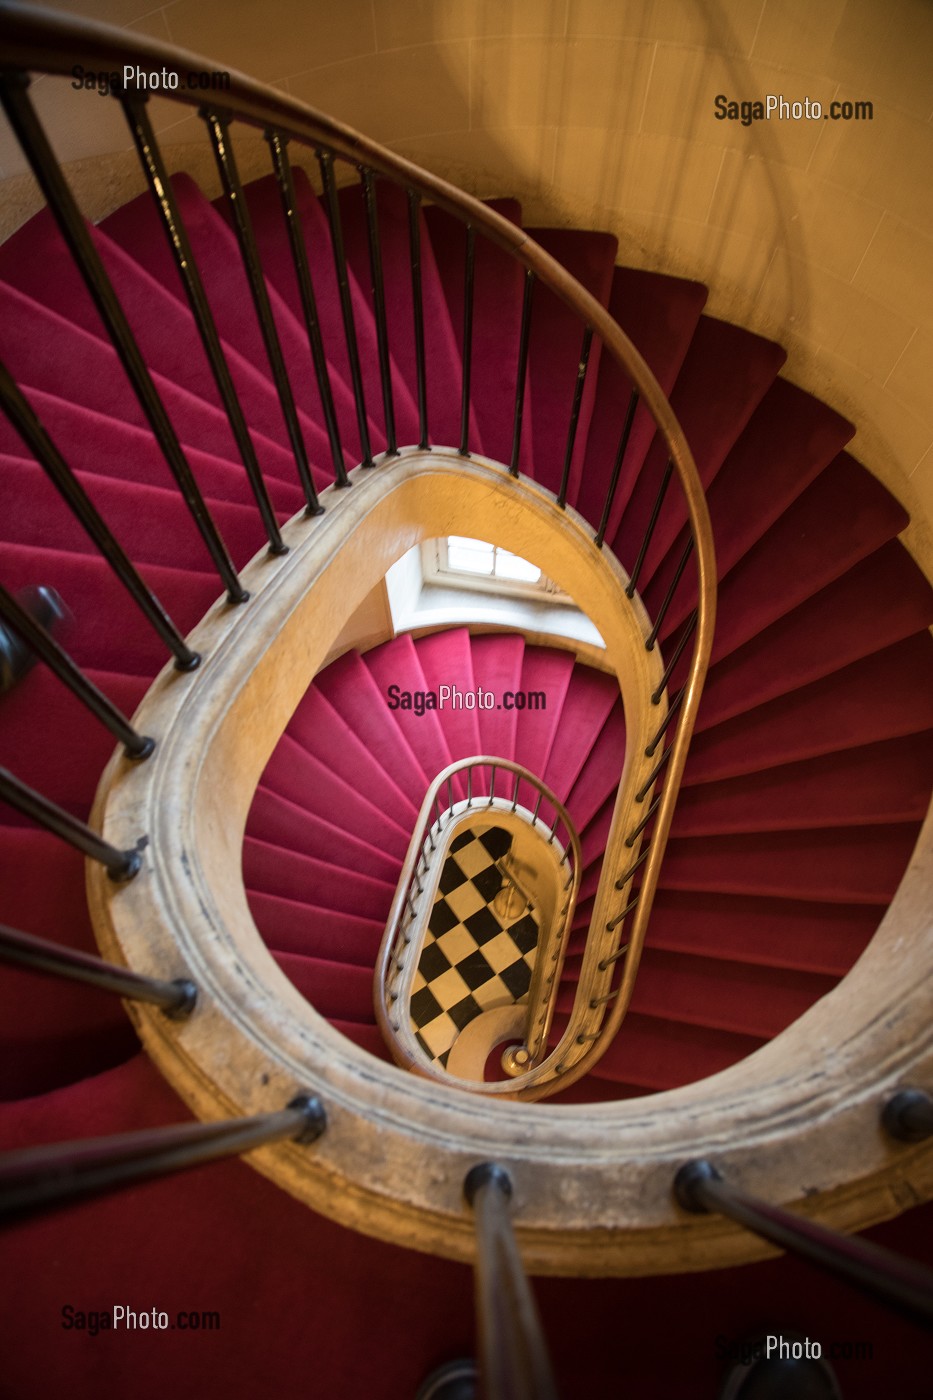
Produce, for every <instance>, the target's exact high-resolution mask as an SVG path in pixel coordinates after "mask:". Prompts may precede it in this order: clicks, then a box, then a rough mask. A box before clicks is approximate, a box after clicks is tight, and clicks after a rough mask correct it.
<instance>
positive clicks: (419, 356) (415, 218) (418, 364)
mask: <svg viewBox="0 0 933 1400" xmlns="http://www.w3.org/2000/svg"><path fill="white" fill-rule="evenodd" d="M408 246H409V256H410V261H411V304H412V312H413V321H414V331H415V370H416V373H417V376H418V424H419V431H420V434H421V436H420V439H419V441H418V446H419V447H420V448H421V450H422V452H426V451H427V450H428V446H429V441H428V383H427V366H426V364H425V354H424V294H423V290H422V286H421V196H420V195H419V194H418V191H417V190H409V191H408Z"/></svg>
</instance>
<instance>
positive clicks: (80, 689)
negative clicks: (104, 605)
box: [0, 585, 155, 758]
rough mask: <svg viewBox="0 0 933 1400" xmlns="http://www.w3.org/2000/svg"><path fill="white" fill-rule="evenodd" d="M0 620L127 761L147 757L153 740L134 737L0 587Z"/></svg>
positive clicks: (120, 716)
mask: <svg viewBox="0 0 933 1400" xmlns="http://www.w3.org/2000/svg"><path fill="white" fill-rule="evenodd" d="M0 617H2V618H3V620H4V622H6V623H7V625H8V626H10V627H12V628H13V630H14V631H15V632H17V633H18V634H19V636H20V637H21V638H22V640H23V641H24V642H25V643H26V645H27V646H28V647H31V648H32V650H33V651H34V652H35V653H36V655H37V656H39V657H40V658H41V659H42V660H43V661H44V662H45V664H46V665H47V666H48V667H49V669H50V670H51V671H53V672H54V673H55V675H56V676H57V677H58V679H59V680H60V681H62V683H63V684H64V685H66V686H67V687H68V689H69V690H70V691H71V693H72V694H73V695H76V696H77V697H78V699H79V700H80V701H81V702H82V703H83V704H84V705H86V706H87V708H88V709H89V710H90V711H91V714H93V715H94V716H96V718H97V719H99V720H100V722H101V724H103V725H105V726H106V727H107V729H109V730H110V733H111V734H113V735H114V737H115V738H116V739H118V740H119V741H120V743H121V744H123V746H124V748H125V750H126V755H127V757H128V758H148V757H149V755H150V754H151V753H152V751H153V749H154V748H155V740H154V739H150V738H148V737H147V736H146V735H144V734H137V732H136V730H135V729H134V728H133V726H132V725H131V724H130V722H129V720H128V719H127V718H126V716H125V715H124V714H123V713H122V712H121V711H120V710H118V709H117V707H116V705H114V704H113V703H112V701H110V700H109V699H108V698H107V696H106V695H104V694H103V692H102V691H100V690H98V689H97V686H96V685H94V683H93V681H90V680H88V678H87V676H86V675H85V674H84V672H83V671H82V670H81V668H80V667H79V666H76V665H75V663H74V661H73V660H72V659H71V657H70V656H69V655H68V653H67V652H66V651H65V650H64V649H63V648H62V647H61V646H59V644H58V642H57V641H56V640H55V638H54V637H53V636H52V635H51V633H50V632H47V631H46V629H45V628H44V627H43V626H42V624H41V623H39V622H37V621H36V619H35V618H34V617H32V616H31V615H30V613H29V612H27V610H26V609H25V608H24V607H23V606H22V605H21V604H20V603H19V602H17V600H16V599H15V598H14V597H13V596H12V594H10V593H8V592H7V590H6V589H5V588H4V587H3V586H2V585H0Z"/></svg>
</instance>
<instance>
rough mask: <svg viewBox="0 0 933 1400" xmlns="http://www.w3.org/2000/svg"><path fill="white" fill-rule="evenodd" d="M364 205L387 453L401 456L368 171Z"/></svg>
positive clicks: (376, 215)
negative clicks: (397, 437) (396, 428)
mask: <svg viewBox="0 0 933 1400" xmlns="http://www.w3.org/2000/svg"><path fill="white" fill-rule="evenodd" d="M361 179H362V182H363V203H364V204H365V206H366V229H367V234H368V238H369V270H370V276H371V278H372V289H373V306H374V308H375V312H376V345H377V348H378V352H379V377H380V380H381V383H382V411H383V415H384V417H385V430H386V452H387V453H388V455H389V456H390V457H397V456H398V441H397V439H396V432H395V403H394V401H393V398H392V362H391V360H390V358H389V329H388V324H387V322H386V291H385V280H384V278H383V272H382V245H381V242H380V238H379V211H378V209H377V205H376V190H375V185H374V177H373V172H372V171H371V170H366V169H364V170H363V171H362V173H361Z"/></svg>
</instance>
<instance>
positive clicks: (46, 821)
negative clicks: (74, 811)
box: [0, 768, 142, 882]
mask: <svg viewBox="0 0 933 1400" xmlns="http://www.w3.org/2000/svg"><path fill="white" fill-rule="evenodd" d="M0 798H2V800H3V801H4V802H9V804H10V806H11V807H15V808H16V810H17V811H18V812H22V813H23V815H24V816H26V817H29V818H30V820H32V821H34V822H38V823H39V825H40V826H44V827H45V829H46V830H47V831H51V832H52V833H53V835H55V836H58V837H60V838H61V839H62V840H63V841H67V842H68V844H69V846H74V847H75V849H76V850H78V851H80V852H81V853H82V855H85V856H88V857H89V858H90V859H91V860H96V861H99V862H100V864H101V865H103V866H106V869H107V874H108V875H109V876H110V878H111V880H117V881H121V882H122V881H124V880H132V878H133V876H134V875H136V874H137V873H138V872H139V868H140V866H141V865H142V858H141V856H140V854H139V852H138V851H119V850H117V848H116V846H111V845H110V843H109V841H105V840H104V839H103V837H101V836H98V834H97V832H96V831H92V830H91V828H90V827H89V826H88V825H87V823H86V822H82V821H79V820H78V818H77V817H73V816H72V815H71V813H70V812H66V811H65V810H64V808H62V807H58V806H56V804H55V803H54V802H50V801H49V799H48V798H47V797H43V796H42V794H41V792H36V790H35V788H31V787H29V786H28V785H27V784H26V783H23V782H21V781H20V779H19V778H17V777H15V776H14V774H12V773H11V772H10V771H9V769H8V768H0Z"/></svg>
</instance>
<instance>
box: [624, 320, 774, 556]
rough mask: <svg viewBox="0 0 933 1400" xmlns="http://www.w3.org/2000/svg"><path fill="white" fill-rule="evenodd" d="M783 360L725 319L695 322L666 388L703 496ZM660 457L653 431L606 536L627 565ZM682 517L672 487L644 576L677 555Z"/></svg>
mask: <svg viewBox="0 0 933 1400" xmlns="http://www.w3.org/2000/svg"><path fill="white" fill-rule="evenodd" d="M786 358H787V356H786V354H785V352H784V350H782V348H781V347H780V346H779V345H775V343H774V341H771V340H765V339H764V338H763V337H762V336H759V335H753V334H752V333H751V332H750V331H746V330H742V329H741V328H740V327H738V326H733V325H730V324H729V323H728V322H727V321H718V320H715V319H714V318H713V317H711V316H701V317H700V319H699V324H698V325H697V328H696V333H695V334H694V336H693V339H692V340H691V342H690V348H689V350H688V352H687V355H686V357H685V359H684V362H683V365H682V367H681V369H680V373H679V374H678V376H677V382H676V383H675V385H674V386H673V388H672V390H671V407H672V408H673V410H674V413H675V414H676V416H677V421H678V422H679V424H680V426H681V428H682V429H683V431H684V436H685V437H686V439H687V443H688V444H689V446H690V450H691V452H692V453H693V458H694V461H695V463H696V467H697V472H698V474H699V477H700V480H701V481H702V483H703V486H704V488H705V489H706V490H707V491H709V489H710V486H711V484H712V482H713V481H714V480H715V479H716V476H717V474H718V473H719V471H720V469H721V468H722V466H723V464H724V462H725V461H726V460H727V458H728V456H729V454H730V453H731V452H732V451H733V449H734V448H735V447H736V444H737V443H738V442H739V440H740V438H741V436H742V434H743V433H744V431H745V429H746V427H747V426H748V424H749V421H750V420H751V418H752V415H753V413H755V411H756V410H757V409H758V407H759V405H760V404H761V403H762V401H763V400H764V398H765V396H766V395H767V393H768V392H769V390H770V389H771V387H772V385H774V383H775V380H776V378H777V374H778V371H779V370H780V368H781V366H782V365H783V363H784V361H785V359H786ZM667 459H668V452H667V448H666V446H665V444H664V439H663V438H662V437H661V436H660V434H653V440H652V442H651V447H650V450H649V451H648V453H647V456H646V457H645V460H644V466H643V469H642V471H641V473H640V475H639V477H638V480H637V481H636V482H633V484H632V489H631V491H630V492H629V494H628V496H627V498H626V500H627V504H626V508H625V512H624V515H622V516H621V519H620V518H619V516H618V515H617V516H616V522H614V523H613V526H612V530H611V532H610V534H609V538H610V539H611V540H613V542H614V543H613V548H614V549H615V551H616V553H617V554H619V556H620V558H621V559H622V560H623V562H624V563H626V564H627V565H629V566H630V565H631V563H632V562H633V561H634V560H635V559H636V558H637V556H638V551H639V549H640V548H641V543H642V540H643V538H644V535H645V530H646V529H647V526H648V521H649V519H650V517H651V512H652V510H653V509H654V503H655V499H656V497H657V493H658V488H659V486H660V483H661V477H662V475H663V472H664V468H665V466H666V464H667ZM686 520H687V514H686V508H685V502H684V495H683V492H682V490H681V488H680V486H679V484H677V483H676V482H672V483H671V486H670V487H669V489H668V492H667V495H666V497H665V501H664V505H663V507H662V509H661V513H660V515H659V516H658V522H657V525H656V527H655V533H654V536H653V538H652V541H651V544H650V546H649V549H648V552H647V554H646V556H645V564H644V571H645V572H644V577H645V579H650V578H651V577H652V575H653V574H654V573H655V571H656V570H657V569H658V567H659V566H660V564H661V561H662V560H663V559H664V557H665V555H666V554H667V553H668V552H669V551H671V550H674V551H675V552H676V554H677V555H679V553H680V548H682V544H681V546H680V548H675V547H676V545H677V541H678V538H679V536H680V532H681V530H682V529H683V527H684V526H685V524H686Z"/></svg>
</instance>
